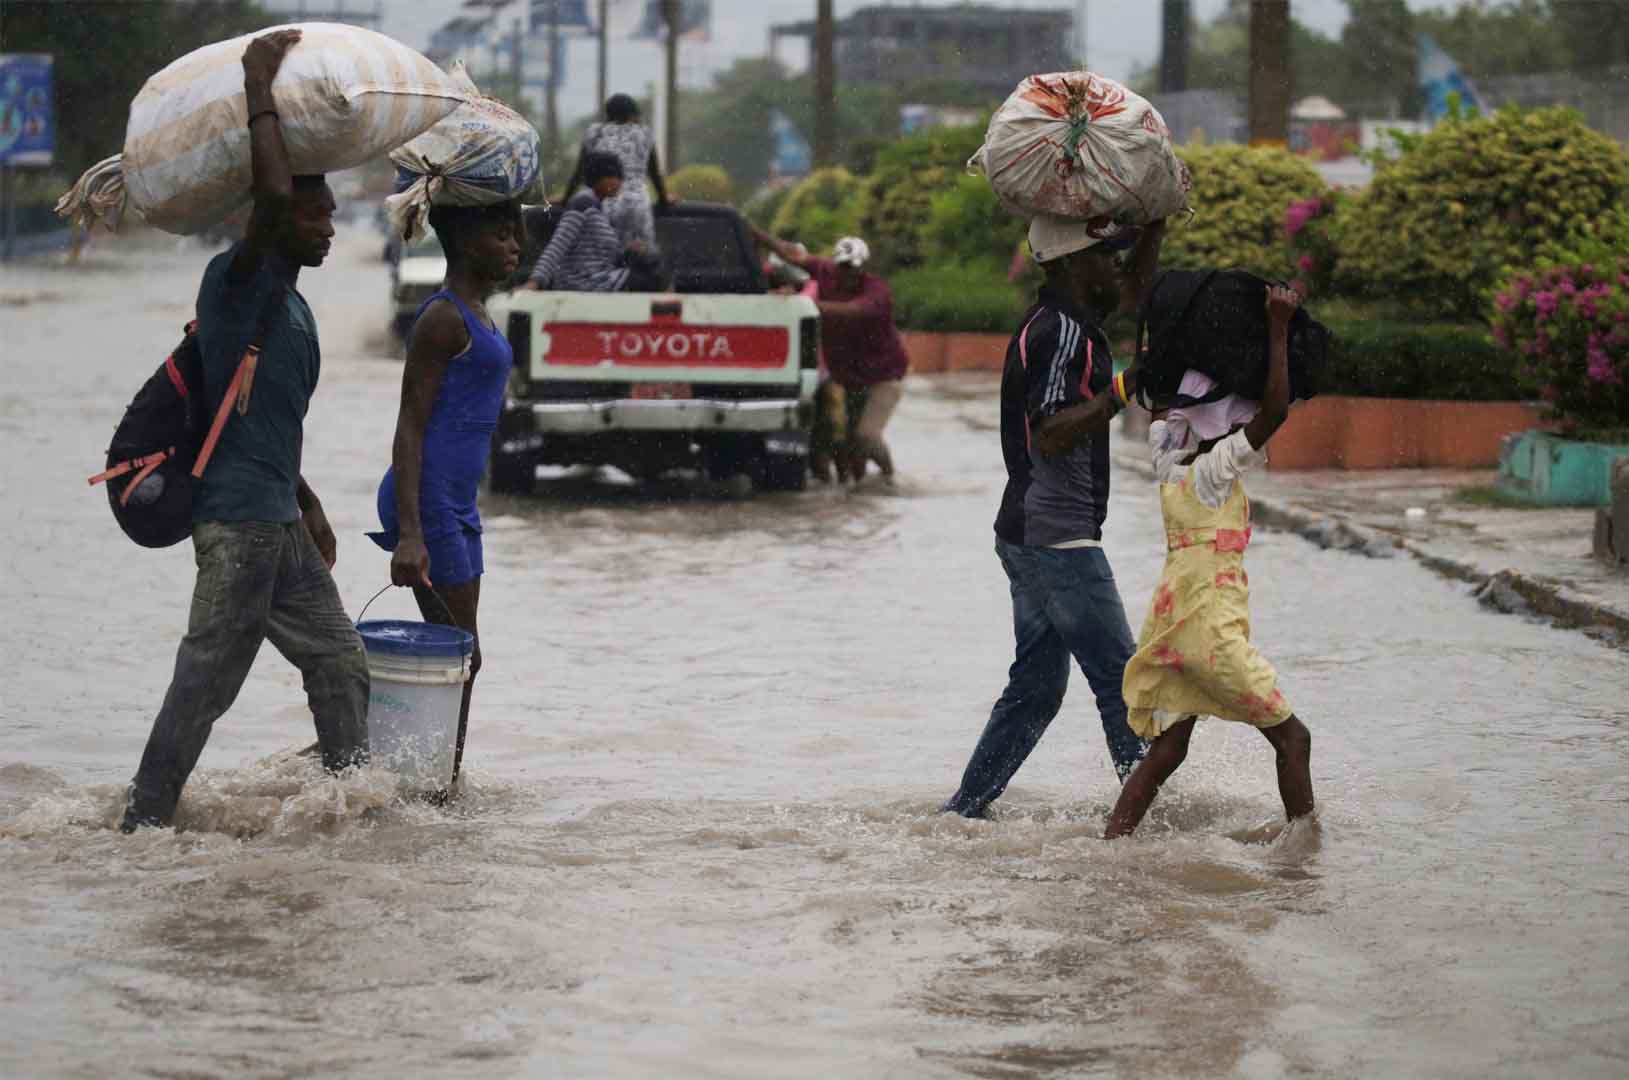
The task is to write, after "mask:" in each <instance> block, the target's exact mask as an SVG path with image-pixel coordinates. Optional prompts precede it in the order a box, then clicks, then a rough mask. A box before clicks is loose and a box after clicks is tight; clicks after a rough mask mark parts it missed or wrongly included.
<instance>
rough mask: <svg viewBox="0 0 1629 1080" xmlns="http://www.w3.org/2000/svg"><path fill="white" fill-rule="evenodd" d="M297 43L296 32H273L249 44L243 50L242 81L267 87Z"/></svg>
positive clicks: (298, 36)
mask: <svg viewBox="0 0 1629 1080" xmlns="http://www.w3.org/2000/svg"><path fill="white" fill-rule="evenodd" d="M299 41H300V31H298V30H274V31H273V32H271V33H269V34H262V35H260V36H259V37H257V38H255V39H254V40H253V41H251V42H249V47H248V48H247V49H244V50H243V78H244V81H245V82H255V83H260V84H262V85H268V86H269V85H270V84H271V81H272V79H273V78H275V77H276V76H277V69H278V68H280V67H282V66H283V58H284V57H285V56H287V55H288V51H289V50H290V49H292V48H293V47H294V46H295V45H297V44H299Z"/></svg>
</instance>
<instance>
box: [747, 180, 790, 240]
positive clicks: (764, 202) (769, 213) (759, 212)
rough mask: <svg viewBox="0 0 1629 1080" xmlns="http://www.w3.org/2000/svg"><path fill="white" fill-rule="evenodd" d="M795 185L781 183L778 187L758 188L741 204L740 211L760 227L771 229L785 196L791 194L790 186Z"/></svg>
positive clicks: (784, 202)
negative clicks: (755, 192) (756, 191)
mask: <svg viewBox="0 0 1629 1080" xmlns="http://www.w3.org/2000/svg"><path fill="white" fill-rule="evenodd" d="M795 186H796V185H794V184H782V185H781V186H779V187H764V188H759V189H758V193H757V194H755V195H753V196H752V197H751V198H750V199H748V200H747V201H746V202H744V203H742V204H741V213H742V214H743V215H745V216H746V219H747V220H748V221H750V222H752V223H753V224H754V225H756V226H758V227H759V228H760V229H773V228H774V227H775V215H776V214H778V213H780V210H781V207H782V206H784V205H785V204H786V199H787V196H789V195H791V194H792V188H793V187H795Z"/></svg>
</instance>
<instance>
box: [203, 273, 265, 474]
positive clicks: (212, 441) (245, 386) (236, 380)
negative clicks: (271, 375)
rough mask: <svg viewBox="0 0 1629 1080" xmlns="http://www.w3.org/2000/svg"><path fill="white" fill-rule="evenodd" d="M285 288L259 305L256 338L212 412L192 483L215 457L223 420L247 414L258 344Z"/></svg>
mask: <svg viewBox="0 0 1629 1080" xmlns="http://www.w3.org/2000/svg"><path fill="white" fill-rule="evenodd" d="M287 288H288V287H287V286H286V285H279V287H278V288H276V289H274V290H272V291H271V293H270V294H268V295H267V297H266V299H265V300H263V301H261V307H260V317H259V319H258V320H256V323H255V334H254V337H253V338H251V339H250V342H249V346H248V347H247V348H246V349H244V350H243V357H242V358H241V359H240V360H239V361H238V369H237V371H235V372H233V373H232V381H231V383H229V384H228V385H227V387H226V393H225V394H223V395H222V396H221V404H220V407H219V408H218V409H216V410H215V419H214V421H213V422H212V423H211V424H210V425H209V434H208V435H206V436H204V445H203V447H202V448H201V449H199V451H198V458H197V460H196V461H194V462H193V464H192V478H193V479H194V480H196V479H198V478H199V477H201V476H203V475H204V468H205V467H206V466H207V465H208V464H209V459H210V458H211V457H213V456H214V455H215V445H216V444H217V443H218V442H220V440H221V430H222V429H223V428H225V427H226V418H227V417H228V416H230V415H231V414H232V410H233V408H234V407H235V408H236V409H237V413H238V415H239V416H245V415H247V414H248V412H249V394H250V391H252V390H253V389H254V384H255V368H256V367H258V366H259V364H260V345H259V344H258V343H259V342H260V341H262V340H264V339H265V337H266V333H267V332H268V331H269V330H270V329H271V323H272V319H274V318H276V316H277V310H278V308H280V307H281V306H282V303H283V294H284V292H286V291H287Z"/></svg>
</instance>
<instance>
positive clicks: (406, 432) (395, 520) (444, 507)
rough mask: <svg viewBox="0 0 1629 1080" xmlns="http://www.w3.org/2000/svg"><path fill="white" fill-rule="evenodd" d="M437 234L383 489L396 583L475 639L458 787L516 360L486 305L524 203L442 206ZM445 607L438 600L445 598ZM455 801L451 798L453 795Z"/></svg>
mask: <svg viewBox="0 0 1629 1080" xmlns="http://www.w3.org/2000/svg"><path fill="white" fill-rule="evenodd" d="M430 225H431V227H432V228H434V229H435V233H436V237H437V238H438V239H439V240H440V241H441V247H442V250H443V251H445V252H446V254H447V277H446V280H445V281H444V282H443V283H442V287H441V290H440V291H439V292H437V293H436V294H435V295H434V296H432V297H430V299H429V300H427V301H425V303H424V306H423V307H421V308H420V309H419V313H418V316H417V317H416V319H415V320H414V323H413V329H412V332H411V335H410V336H409V338H408V342H407V363H406V366H405V367H404V368H403V370H402V400H401V408H400V410H399V411H398V413H397V415H396V438H395V441H394V443H393V445H392V450H391V467H390V469H389V470H388V471H387V472H386V473H385V477H384V479H383V480H382V481H381V482H380V484H379V521H380V524H381V525H383V526H384V529H383V531H382V532H378V533H370V534H369V535H370V536H371V537H372V538H373V539H374V541H375V542H377V543H378V544H379V546H380V547H383V548H385V549H386V550H388V551H391V552H392V555H391V558H390V580H391V583H392V584H394V585H403V586H410V587H411V588H412V589H413V595H414V597H415V599H417V601H418V605H419V611H420V612H422V613H423V615H424V618H425V619H426V620H427V621H429V622H436V623H446V622H447V616H448V615H449V614H451V616H452V622H453V624H454V625H456V626H458V627H459V628H461V629H464V630H468V631H469V632H470V633H471V634H473V635H475V655H474V656H473V657H472V658H471V664H470V679H469V682H467V683H465V684H464V702H463V708H462V710H461V711H460V712H459V716H458V746H457V750H456V751H455V753H454V757H453V783H454V784H455V785H456V784H457V782H458V774H459V770H460V768H461V767H462V765H463V760H464V736H465V733H466V731H467V730H468V728H469V703H470V692H471V690H473V688H474V686H475V676H476V675H477V674H479V673H480V670H481V635H480V631H479V630H478V629H477V628H476V609H477V608H478V606H479V604H480V600H481V573H482V570H483V566H482V561H481V515H480V513H479V512H478V511H477V510H476V507H475V495H476V491H477V489H478V488H479V487H480V483H481V474H482V473H483V472H485V471H486V463H487V456H488V454H489V453H490V452H491V446H492V432H493V431H494V430H495V429H496V428H497V425H498V410H499V409H500V408H501V407H502V405H503V395H504V387H505V385H506V383H507V382H508V379H509V368H510V365H511V364H512V363H513V360H514V356H513V353H512V352H511V350H510V348H509V342H508V339H507V338H506V337H505V336H504V334H503V333H502V331H500V330H499V329H498V328H497V327H496V326H495V325H493V322H492V317H491V316H490V315H488V314H487V310H486V298H487V297H488V296H489V295H491V294H492V293H494V292H497V291H498V290H499V289H501V288H502V287H503V286H504V283H505V282H507V281H508V280H509V278H510V276H511V275H512V274H514V272H515V268H516V267H517V266H518V265H520V246H521V245H520V241H521V229H522V228H523V226H522V224H521V217H520V204H519V202H506V203H500V204H498V205H495V206H486V207H463V206H437V207H433V208H432V209H431V211H430ZM438 598H439V599H438ZM449 794H450V792H449Z"/></svg>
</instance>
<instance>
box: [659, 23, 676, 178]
mask: <svg viewBox="0 0 1629 1080" xmlns="http://www.w3.org/2000/svg"><path fill="white" fill-rule="evenodd" d="M662 22H663V23H664V24H666V26H667V41H666V46H667V86H666V89H665V92H664V95H663V100H664V101H665V103H666V107H665V108H664V109H663V110H662V111H663V112H664V113H665V114H666V117H665V119H666V128H665V130H664V131H663V135H664V136H665V138H664V139H663V140H662V141H663V142H664V143H665V144H666V145H664V146H663V147H662V157H663V158H664V159H665V160H664V161H663V165H662V167H663V170H664V171H666V172H668V173H672V171H673V170H674V169H677V168H678V167H679V0H662Z"/></svg>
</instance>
